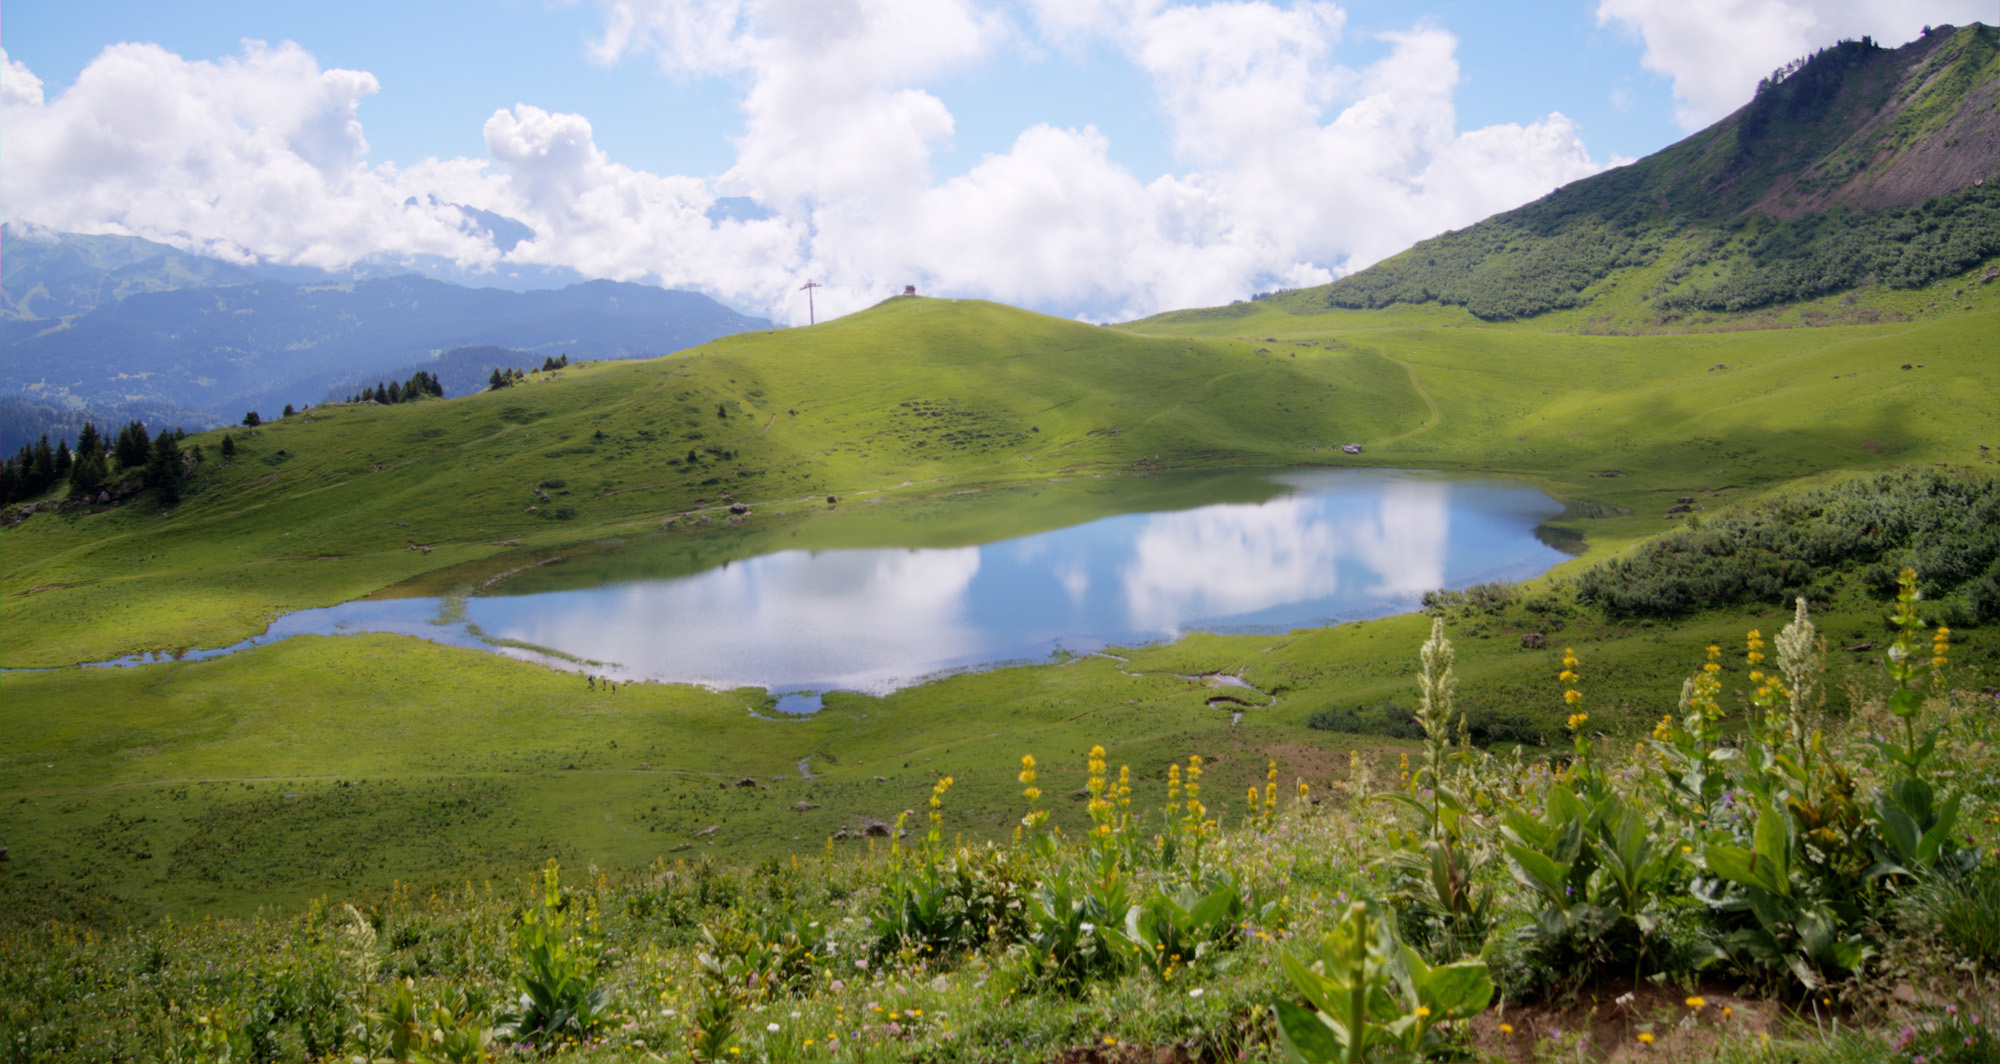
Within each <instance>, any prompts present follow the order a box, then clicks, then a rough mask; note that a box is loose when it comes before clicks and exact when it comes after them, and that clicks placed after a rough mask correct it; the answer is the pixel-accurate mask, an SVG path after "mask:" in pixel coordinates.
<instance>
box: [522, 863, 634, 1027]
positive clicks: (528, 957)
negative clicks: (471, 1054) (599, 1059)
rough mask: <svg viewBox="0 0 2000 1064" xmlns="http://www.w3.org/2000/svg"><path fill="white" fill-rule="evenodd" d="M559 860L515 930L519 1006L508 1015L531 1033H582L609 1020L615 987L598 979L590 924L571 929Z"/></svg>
mask: <svg viewBox="0 0 2000 1064" xmlns="http://www.w3.org/2000/svg"><path fill="white" fill-rule="evenodd" d="M558 871H559V866H558V865H557V864H556V862H555V861H554V860H551V861H549V863H548V866H547V867H546V868H545V869H543V871H542V900H541V904H540V905H539V906H538V907H536V908H534V909H531V910H529V911H528V912H526V913H523V914H522V916H521V918H520V923H519V925H518V926H517V927H516V928H515V931H514V956H515V959H516V961H517V963H518V964H519V966H520V967H519V968H518V970H517V971H516V973H515V977H514V978H515V982H516V984H518V985H519V986H520V988H521V996H520V1000H519V1002H518V1004H517V1006H516V1008H515V1010H514V1011H513V1012H511V1013H509V1014H508V1015H507V1016H506V1017H505V1018H504V1020H503V1023H504V1025H505V1026H506V1027H508V1028H510V1029H511V1030H512V1031H513V1032H514V1033H516V1034H518V1035H521V1036H524V1037H527V1036H534V1035H542V1036H549V1035H554V1036H570V1037H580V1036H583V1035H587V1034H590V1033H591V1032H593V1031H595V1030H597V1029H598V1028H599V1027H602V1026H603V1025H604V1024H605V1023H606V1022H607V1021H608V1020H609V1018H610V1017H609V1015H608V1013H609V1007H610V1001H611V991H610V989H609V988H608V987H603V986H599V985H598V982H597V961H598V952H599V951H598V949H597V947H596V943H595V939H594V937H593V936H592V935H591V934H590V933H589V932H590V928H589V927H588V926H587V925H586V926H585V927H584V928H581V929H578V930H572V929H571V927H570V926H569V924H570V920H569V916H568V914H567V912H566V910H567V907H568V906H567V901H566V899H565V898H564V897H563V894H562V890H561V887H560V885H559V883H558V879H557V876H558Z"/></svg>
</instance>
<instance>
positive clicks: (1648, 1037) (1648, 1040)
mask: <svg viewBox="0 0 2000 1064" xmlns="http://www.w3.org/2000/svg"><path fill="white" fill-rule="evenodd" d="M1639 1044H1640V1045H1642V1046H1649V1045H1652V1044H1653V1032H1651V1031H1640V1032H1639Z"/></svg>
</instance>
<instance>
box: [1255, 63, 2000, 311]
mask: <svg viewBox="0 0 2000 1064" xmlns="http://www.w3.org/2000/svg"><path fill="white" fill-rule="evenodd" d="M1996 94H2000V31H1996V30H1995V29H1994V27H1992V26H1986V25H1981V24H1977V23H1975V24H1973V25H1971V26H1966V27H1962V28H1958V29H1955V30H1954V29H1951V28H1950V27H1944V28H1941V29H1940V30H1938V31H1936V32H1931V33H1928V34H1927V35H1926V36H1925V37H1923V38H1922V39H1920V40H1917V41H1914V42H1912V43H1910V44H1908V45H1905V46H1903V47H1902V48H1898V49H1893V50H1891V49H1887V48H1883V47H1881V46H1879V45H1877V44H1875V43H1873V42H1869V41H1866V40H1862V41H1846V42H1843V43H1841V44H1839V45H1837V46H1835V47H1832V48H1828V49H1824V50H1822V51H1821V52H1819V53H1816V54H1815V55H1813V56H1811V57H1808V59H1807V60H1806V61H1804V62H1802V63H1800V64H1795V65H1794V66H1793V67H1792V68H1790V69H1788V71H1787V72H1786V76H1784V77H1783V78H1782V79H1780V80H1779V81H1777V82H1776V83H1773V84H1768V85H1766V86H1763V87H1760V88H1759V90H1758V93H1757V96H1756V98H1755V99H1754V100H1752V101H1751V102H1750V103H1749V104H1747V105H1745V106H1744V107H1743V108H1742V109H1741V110H1739V111H1737V112H1736V113H1735V114H1733V115H1730V116H1729V117H1727V118H1725V119H1723V120H1722V121H1720V122H1717V123H1716V124H1715V125H1713V126H1710V127H1709V128H1707V129H1705V130H1702V131H1701V132H1699V133H1696V134H1694V135H1693V136H1691V137H1689V138H1687V139H1686V140H1683V141H1681V142H1680V143H1677V144H1674V145H1671V146H1669V147H1667V148H1665V149H1663V150H1661V151H1660V152H1657V153H1655V154H1653V155H1651V156H1648V157H1646V158H1645V159H1641V160H1639V161H1638V162H1635V163H1632V164H1630V165H1627V166H1622V167H1618V168H1616V169H1614V170H1610V171H1607V172H1605V173H1602V174H1598V175H1596V176H1593V177H1590V178H1586V179H1584V180H1582V181H1578V182H1575V183H1574V184H1571V185H1568V186H1565V187H1564V188H1561V189H1558V190H1557V191H1555V192H1553V193H1551V194H1549V195H1548V196H1545V197H1543V198H1542V199H1540V200H1537V201H1535V202H1534V203H1530V204H1528V205H1526V206H1523V207H1520V208H1517V209H1515V210H1512V211H1507V212H1505V213H1502V214H1498V215H1495V216H1494V217H1492V218H1489V219H1487V220H1485V221H1483V222H1480V223H1479V224H1477V225H1474V226H1470V227H1468V228H1465V229H1461V230H1456V231H1453V232H1447V233H1445V234H1443V235H1441V236H1438V237H1434V238H1432V239H1430V240H1426V241H1423V242H1421V243H1419V244H1417V245H1416V246H1415V247H1412V248H1410V249H1409V250H1408V251H1405V252H1403V253H1401V254H1399V255H1396V256H1393V257H1391V258H1389V259H1387V260H1385V261H1383V262H1381V263H1378V264H1376V265H1374V266H1371V267H1369V268H1368V269H1365V270H1362V271H1360V272H1359V273H1356V274H1353V275H1351V276H1348V277H1344V278H1341V279H1340V280H1337V281H1335V282H1333V283H1331V284H1328V285H1323V286H1320V287H1317V288H1310V289H1303V290H1299V291H1295V292H1289V293H1285V294H1283V295H1281V296H1279V297H1277V300H1278V301H1279V302H1281V303H1283V304H1285V305H1287V306H1289V307H1291V308H1292V309H1294V310H1298V311H1302V312H1309V311H1314V310H1321V309H1326V308H1343V309H1370V308H1380V307H1386V306H1393V305H1398V304H1403V305H1412V306H1423V305H1430V306H1438V307H1459V308H1464V309H1465V311H1467V312H1468V313H1470V314H1471V315H1472V316H1474V317H1476V318H1478V319H1481V320H1485V321H1513V320H1520V319H1537V321H1538V327H1541V328H1547V327H1551V326H1554V327H1560V328H1569V329H1580V330H1583V331H1631V330H1635V329H1644V330H1659V329H1677V328H1686V327H1689V326H1690V325H1701V324H1709V323H1712V322H1714V321H1715V320H1717V318H1718V317H1720V318H1722V319H1724V320H1740V319H1742V318H1744V317H1746V316H1750V315H1770V314H1774V313H1781V312H1782V310H1781V308H1784V307H1786V306H1788V305H1791V304H1799V303H1811V302H1813V301H1816V300H1824V299H1827V298H1829V297H1840V296H1843V295H1845V294H1847V293H1855V295H1856V298H1854V299H1845V300H1842V301H1841V302H1839V303H1838V304H1835V305H1832V306H1816V307H1812V308H1811V310H1812V314H1813V316H1809V317H1808V319H1807V323H1809V324H1810V323H1813V322H1814V319H1815V317H1816V319H1817V320H1819V321H1824V320H1833V321H1866V320H1878V319H1879V318H1880V317H1882V316H1884V315H1885V314H1887V315H1890V316H1893V315H1895V314H1896V313H1898V311H1897V310H1896V309H1895V308H1894V304H1897V303H1904V302H1907V300H1902V299H1898V298H1896V297H1895V295H1894V294H1895V293H1899V292H1907V291H1910V290H1914V289H1923V288H1926V287H1928V286H1932V285H1935V284H1938V283H1939V282H1941V281H1944V280H1946V279H1947V278H1954V277H1958V276H1959V275H1961V274H1963V273H1965V272H1966V271H1968V270H1977V269H1978V268H1979V267H1981V266H1982V265H1984V264H1986V263H1989V262H1991V260H1992V259H1993V257H1994V256H1995V255H1996V254H2000V200H1997V199H1996V195H2000V187H1996V186H1995V184H1994V183H1993V181H1992V178H1993V177H1995V176H1996V174H2000V166H1996V162H1995V160H1996V158H2000V155H1996V148H2000V118H1996V110H1995V99H1996ZM1982 276H1983V275H1982ZM1960 286H1962V285H1953V286H1950V287H1960ZM1885 297H1886V302H1887V303H1888V304H1889V306H1884V305H1883V303H1884V301H1885ZM1551 315H1558V316H1560V317H1559V318H1558V319H1557V321H1554V322H1544V321H1540V319H1542V318H1545V317H1548V316H1551Z"/></svg>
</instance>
